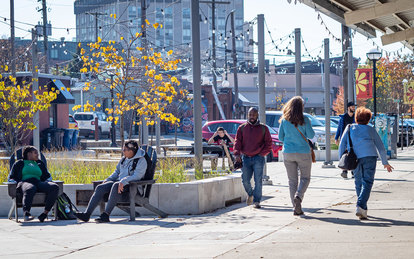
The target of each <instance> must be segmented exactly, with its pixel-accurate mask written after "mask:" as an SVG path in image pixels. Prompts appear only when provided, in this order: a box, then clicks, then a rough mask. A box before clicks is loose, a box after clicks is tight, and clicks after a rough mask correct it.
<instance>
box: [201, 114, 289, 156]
mask: <svg viewBox="0 0 414 259" xmlns="http://www.w3.org/2000/svg"><path fill="white" fill-rule="evenodd" d="M245 122H246V120H219V121H208V122H206V123H205V124H204V126H203V128H202V134H203V141H206V142H207V141H208V140H209V139H210V138H211V137H212V136H213V134H214V132H216V130H217V128H218V127H223V128H224V129H225V130H226V131H227V133H229V134H230V136H231V137H232V138H236V132H237V129H238V128H239V126H240V125H241V124H243V123H245ZM266 126H267V125H266ZM267 128H268V129H269V132H270V135H271V136H272V141H273V143H272V152H270V153H269V155H268V156H267V162H271V161H273V160H274V159H276V160H277V159H278V157H279V150H281V149H282V146H283V143H282V142H280V141H279V138H278V134H277V132H276V131H275V130H274V129H272V128H271V127H269V126H267ZM230 150H231V151H233V148H232V147H231V148H230Z"/></svg>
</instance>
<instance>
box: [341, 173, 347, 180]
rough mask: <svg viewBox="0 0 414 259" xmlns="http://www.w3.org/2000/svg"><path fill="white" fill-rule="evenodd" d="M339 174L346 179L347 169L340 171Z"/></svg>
mask: <svg viewBox="0 0 414 259" xmlns="http://www.w3.org/2000/svg"><path fill="white" fill-rule="evenodd" d="M341 176H342V178H344V179H347V178H348V172H347V171H342V173H341Z"/></svg>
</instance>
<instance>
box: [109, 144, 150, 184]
mask: <svg viewBox="0 0 414 259" xmlns="http://www.w3.org/2000/svg"><path fill="white" fill-rule="evenodd" d="M144 155H145V151H144V150H143V149H141V148H139V149H138V151H137V153H136V154H135V156H133V157H132V158H126V157H123V158H122V159H121V160H120V161H119V163H118V165H117V166H116V169H115V171H114V172H113V173H112V174H111V175H110V176H109V177H108V178H107V179H106V180H105V181H114V182H118V181H119V182H121V183H122V184H123V185H127V184H129V182H130V181H139V180H141V179H142V178H143V177H144V175H145V172H146V170H147V161H146V160H145V157H144ZM135 159H139V160H138V163H137V166H136V167H135V170H134V171H132V164H133V162H134V160H135Z"/></svg>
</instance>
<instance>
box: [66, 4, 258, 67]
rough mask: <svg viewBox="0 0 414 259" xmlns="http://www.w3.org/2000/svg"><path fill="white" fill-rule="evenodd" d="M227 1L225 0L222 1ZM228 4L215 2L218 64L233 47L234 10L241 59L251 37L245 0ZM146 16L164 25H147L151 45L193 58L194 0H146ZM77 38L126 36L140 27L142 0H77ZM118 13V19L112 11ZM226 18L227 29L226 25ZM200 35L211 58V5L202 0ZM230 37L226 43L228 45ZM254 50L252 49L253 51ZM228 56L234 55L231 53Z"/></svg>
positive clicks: (107, 38)
mask: <svg viewBox="0 0 414 259" xmlns="http://www.w3.org/2000/svg"><path fill="white" fill-rule="evenodd" d="M217 2H219V1H217ZM223 2H224V1H223ZM227 2H230V3H227ZM226 3H227V4H216V5H215V6H216V8H215V30H214V32H215V38H216V60H217V64H224V57H225V49H226V48H228V49H231V48H232V43H231V36H232V35H233V34H232V33H231V16H230V12H231V11H232V10H235V11H234V14H235V21H234V22H235V34H234V37H236V49H237V53H238V59H239V60H243V59H244V55H245V54H246V53H248V51H246V49H248V48H249V45H248V44H247V43H248V42H249V40H250V38H249V37H250V35H251V34H250V33H249V31H248V28H249V26H247V27H246V25H245V23H244V14H243V12H244V5H243V0H230V1H226ZM146 6H147V8H146V18H147V20H148V21H149V22H150V23H151V24H154V23H159V24H162V25H163V26H162V28H161V27H158V28H157V29H154V28H153V27H152V26H150V27H148V28H147V41H148V43H149V44H150V45H151V47H153V48H155V49H159V50H170V49H173V50H174V52H176V53H178V54H180V55H181V56H182V57H184V58H185V57H186V56H188V58H190V55H191V51H188V50H189V48H191V41H192V40H191V0H181V1H180V0H179V1H174V0H146ZM74 12H75V15H76V39H77V41H78V42H92V41H95V38H96V36H99V37H100V38H101V39H102V40H103V41H109V40H115V41H118V40H119V39H120V37H121V36H122V37H124V38H127V37H129V36H130V35H135V33H136V32H140V31H141V17H142V12H141V0H76V1H75V3H74ZM111 14H116V19H114V18H113V15H112V16H111ZM226 20H227V29H226ZM200 37H201V51H202V52H201V53H203V54H205V55H202V56H203V58H204V59H206V60H208V59H209V58H211V55H212V44H213V42H212V37H213V27H212V6H211V4H207V3H200ZM226 37H227V45H226ZM250 52H252V51H250ZM227 58H228V60H229V61H230V60H231V55H230V54H229V53H228V57H227Z"/></svg>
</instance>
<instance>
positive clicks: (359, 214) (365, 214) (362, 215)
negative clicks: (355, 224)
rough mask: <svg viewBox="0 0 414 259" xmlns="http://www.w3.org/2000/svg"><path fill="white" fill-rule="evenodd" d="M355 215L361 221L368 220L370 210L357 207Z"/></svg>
mask: <svg viewBox="0 0 414 259" xmlns="http://www.w3.org/2000/svg"><path fill="white" fill-rule="evenodd" d="M355 215H356V216H357V217H359V219H368V210H364V209H363V208H361V207H359V206H357V208H356V213H355Z"/></svg>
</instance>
